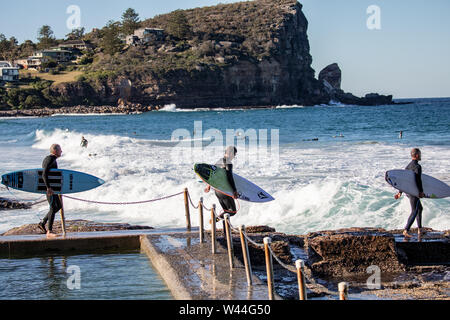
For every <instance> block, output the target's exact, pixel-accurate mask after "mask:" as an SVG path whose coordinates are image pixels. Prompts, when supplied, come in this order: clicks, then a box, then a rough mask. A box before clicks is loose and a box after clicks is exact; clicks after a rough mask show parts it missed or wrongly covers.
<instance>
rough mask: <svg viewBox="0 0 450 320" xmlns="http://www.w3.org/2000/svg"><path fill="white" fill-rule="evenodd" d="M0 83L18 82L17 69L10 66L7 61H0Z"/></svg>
mask: <svg viewBox="0 0 450 320" xmlns="http://www.w3.org/2000/svg"><path fill="white" fill-rule="evenodd" d="M0 81H7V82H13V81H19V68H15V67H13V66H11V64H10V63H9V62H7V61H0Z"/></svg>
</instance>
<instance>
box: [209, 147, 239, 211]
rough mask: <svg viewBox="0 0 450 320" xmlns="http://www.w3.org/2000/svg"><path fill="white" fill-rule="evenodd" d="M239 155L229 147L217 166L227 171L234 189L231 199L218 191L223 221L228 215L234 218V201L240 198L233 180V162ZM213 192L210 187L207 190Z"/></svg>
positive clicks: (234, 148)
mask: <svg viewBox="0 0 450 320" xmlns="http://www.w3.org/2000/svg"><path fill="white" fill-rule="evenodd" d="M236 154H237V149H236V147H233V146H230V147H227V149H226V150H225V155H224V157H223V158H221V159H220V160H219V161H218V162H217V163H216V166H218V167H220V168H223V169H225V171H226V173H227V178H228V182H229V183H230V186H231V188H232V189H233V197H230V196H228V195H226V194H224V193H221V192H219V191H217V190H216V192H215V193H216V197H217V199H219V203H220V205H221V206H222V209H223V211H224V212H223V213H222V214H221V215H220V216H219V217H220V218H221V219H223V216H224V215H225V214H226V213H228V214H229V215H230V216H231V217H232V216H234V215H235V214H236V213H237V211H236V204H235V202H234V199H237V198H238V193H237V190H236V185H235V183H234V179H233V164H232V163H231V161H233V159H234V157H235V156H236ZM210 190H211V186H210V185H208V186H207V187H206V188H205V192H206V193H208V192H209V191H210Z"/></svg>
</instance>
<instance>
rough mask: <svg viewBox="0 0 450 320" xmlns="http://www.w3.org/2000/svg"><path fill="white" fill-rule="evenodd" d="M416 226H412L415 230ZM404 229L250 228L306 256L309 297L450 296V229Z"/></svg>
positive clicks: (285, 292)
mask: <svg viewBox="0 0 450 320" xmlns="http://www.w3.org/2000/svg"><path fill="white" fill-rule="evenodd" d="M219 226H220V224H219ZM142 229H153V228H152V227H148V226H133V225H129V224H120V223H97V222H93V221H86V220H72V221H66V230H67V232H69V233H70V232H94V231H116V230H142ZM54 231H55V232H57V233H60V232H61V224H60V222H59V221H55V225H54ZM416 231H417V230H414V229H413V230H412V232H413V233H414V232H416ZM401 232H402V230H390V231H388V230H384V229H381V228H347V229H340V230H326V231H319V232H311V233H308V234H306V235H292V234H285V233H280V232H276V230H275V229H273V228H271V227H268V226H253V227H247V228H246V233H247V235H248V237H249V238H251V239H252V240H253V241H254V242H256V243H262V241H263V238H264V237H271V239H272V245H271V248H272V251H273V252H274V254H275V255H276V256H277V257H278V258H279V259H280V261H281V262H282V263H283V264H286V265H290V266H293V265H294V264H295V261H296V260H297V259H302V260H304V261H305V265H306V269H305V272H306V274H307V279H308V281H307V294H308V297H310V298H321V299H322V298H323V299H328V298H331V296H330V292H336V290H337V284H338V283H339V282H342V281H347V282H348V283H349V285H350V294H352V295H356V296H358V297H360V298H361V299H402V300H403V299H424V300H450V281H449V280H450V230H447V231H436V230H433V229H430V228H427V229H426V234H425V236H423V238H421V239H418V238H417V237H414V238H413V239H411V240H409V241H405V240H404V239H403V237H402V235H401ZM28 234H40V231H39V229H38V227H37V224H29V225H24V226H21V227H18V228H14V229H11V230H9V231H7V232H6V233H4V234H2V236H8V235H28ZM217 237H218V241H219V243H220V244H221V245H223V246H224V247H226V240H225V239H224V238H223V232H222V230H221V229H218V230H217ZM233 247H234V254H235V256H236V257H237V258H238V259H240V260H242V252H241V244H240V238H239V234H237V233H235V232H233ZM249 253H250V260H251V264H252V268H253V272H254V273H255V274H256V275H257V276H258V277H260V278H261V279H265V277H266V271H265V258H264V252H263V248H261V247H259V246H255V245H253V244H252V243H251V242H250V243H249ZM273 263H274V275H275V288H276V291H277V293H278V294H279V295H280V296H281V297H283V298H284V299H297V298H298V287H297V278H296V274H294V273H293V272H292V271H291V270H287V269H286V268H285V267H284V266H282V265H281V264H279V263H278V262H277V261H276V260H274V261H273ZM369 268H372V269H369ZM377 268H378V269H377ZM368 270H369V271H368ZM371 270H372V271H371ZM373 270H379V275H380V279H379V283H378V287H377V288H371V287H369V282H370V281H369V277H370V276H371V275H373V274H374V272H373Z"/></svg>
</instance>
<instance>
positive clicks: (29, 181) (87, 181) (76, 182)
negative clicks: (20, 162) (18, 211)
mask: <svg viewBox="0 0 450 320" xmlns="http://www.w3.org/2000/svg"><path fill="white" fill-rule="evenodd" d="M42 173H43V169H30V170H22V171H15V172H11V173H7V174H4V175H2V184H3V185H5V186H6V187H8V188H12V189H16V190H20V191H25V192H31V193H39V194H45V193H47V188H46V186H45V184H44V180H43V179H42ZM48 179H49V183H50V187H51V188H52V189H53V191H54V193H56V194H70V193H78V192H83V191H87V190H91V189H94V188H97V187H99V186H101V185H102V184H104V183H105V181H103V180H102V179H100V178H97V177H94V176H92V175H90V174H87V173H83V172H78V171H72V170H64V169H51V170H50V172H49V174H48Z"/></svg>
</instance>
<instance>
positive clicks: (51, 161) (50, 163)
mask: <svg viewBox="0 0 450 320" xmlns="http://www.w3.org/2000/svg"><path fill="white" fill-rule="evenodd" d="M61 155H62V149H61V146H60V145H59V144H53V145H52V146H51V147H50V155H48V156H47V157H45V159H44V161H43V162H42V168H43V169H44V172H43V173H42V179H43V180H44V183H45V186H46V187H47V201H48V204H49V205H50V210H49V211H48V213H47V215H46V216H45V217H44V219H43V220H42V221H41V222H39V224H38V226H39V229H41V230H42V232H43V233H46V234H47V238H55V237H56V236H57V235H56V234H54V233H53V232H52V229H53V221H54V220H55V214H56V213H57V212H58V211H59V210H61V208H62V204H61V201H60V199H59V197H58V196H57V195H55V194H54V193H53V190H52V188H51V187H50V181H49V179H48V173H49V171H50V169H58V164H57V162H56V159H58V158H59V157H61ZM47 221H48V231H47V230H46V229H45V225H46V224H47Z"/></svg>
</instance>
